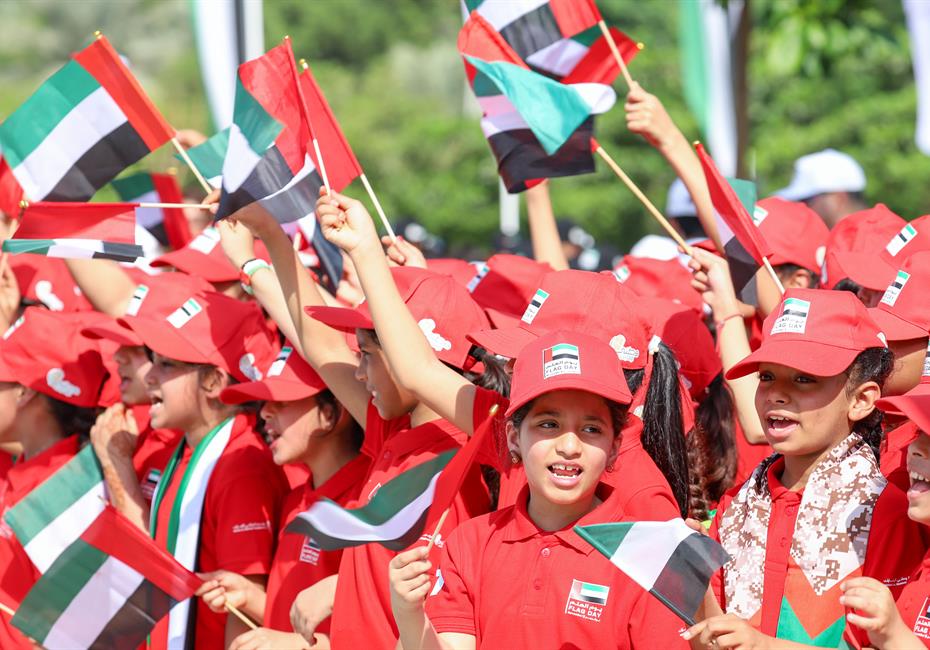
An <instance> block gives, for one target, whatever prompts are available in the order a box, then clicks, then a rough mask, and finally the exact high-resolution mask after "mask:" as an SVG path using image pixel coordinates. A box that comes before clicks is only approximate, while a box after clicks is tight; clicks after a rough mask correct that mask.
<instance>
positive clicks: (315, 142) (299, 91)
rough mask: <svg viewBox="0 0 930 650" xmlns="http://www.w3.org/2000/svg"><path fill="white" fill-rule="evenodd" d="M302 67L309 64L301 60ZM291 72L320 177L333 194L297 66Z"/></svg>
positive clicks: (292, 58)
mask: <svg viewBox="0 0 930 650" xmlns="http://www.w3.org/2000/svg"><path fill="white" fill-rule="evenodd" d="M284 40H285V41H287V42H290V40H291V37H290V36H285V37H284ZM293 55H294V52H293V50H291V61H292V62H293V61H294V56H293ZM300 65H301V67H302V68H303V69H304V70H306V69H307V68H308V67H309V66H307V62H306V61H305V60H304V59H301V60H300ZM291 71H292V72H293V73H294V84H296V86H297V94H298V95H299V96H300V112H301V113H303V116H304V119H305V120H307V127H308V128H309V129H310V139H311V141H312V142H313V152H314V153H315V154H316V161H317V162H318V163H319V164H320V176H322V177H323V187H325V188H326V193H327V194H332V188H330V186H329V176H327V174H326V163H325V162H323V154H322V153H321V152H320V143H319V141H318V140H317V139H316V133H314V132H313V122H311V121H310V113H309V111H308V110H307V101H306V100H305V99H304V91H303V88H301V87H300V74H299V73H298V72H297V66H296V65H292V66H291Z"/></svg>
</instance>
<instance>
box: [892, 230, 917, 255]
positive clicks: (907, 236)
mask: <svg viewBox="0 0 930 650" xmlns="http://www.w3.org/2000/svg"><path fill="white" fill-rule="evenodd" d="M916 236H917V231H916V230H914V226H912V225H911V224H907V225H906V226H904V227H903V228H902V229H901V232H899V233H898V234H897V235H895V236H894V237H892V238H891V241H890V242H888V245H887V246H885V250H886V251H888V254H889V255H891V256H892V257H894V256H895V255H897V254H898V253H900V252H901V250H902V249H903V248H904V247H905V246H907V243H908V242H909V241H911V240H912V239H914V237H916Z"/></svg>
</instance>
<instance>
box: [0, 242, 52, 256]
mask: <svg viewBox="0 0 930 650" xmlns="http://www.w3.org/2000/svg"><path fill="white" fill-rule="evenodd" d="M54 244H55V240H54V239H7V240H4V242H3V252H4V253H10V254H11V255H21V254H23V253H31V254H33V255H48V251H49V249H50V248H51V247H52V246H53V245H54Z"/></svg>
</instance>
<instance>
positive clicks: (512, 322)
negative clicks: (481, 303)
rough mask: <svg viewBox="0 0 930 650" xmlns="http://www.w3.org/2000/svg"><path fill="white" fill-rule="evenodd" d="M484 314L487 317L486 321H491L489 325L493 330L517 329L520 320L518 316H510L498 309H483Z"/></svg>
mask: <svg viewBox="0 0 930 650" xmlns="http://www.w3.org/2000/svg"><path fill="white" fill-rule="evenodd" d="M484 313H485V314H486V315H487V317H488V320H489V321H491V325H492V326H493V327H494V329H505V328H512V327H519V325H520V318H519V317H518V316H512V315H511V314H507V313H504V312H502V311H501V310H499V309H494V308H493V307H485V308H484Z"/></svg>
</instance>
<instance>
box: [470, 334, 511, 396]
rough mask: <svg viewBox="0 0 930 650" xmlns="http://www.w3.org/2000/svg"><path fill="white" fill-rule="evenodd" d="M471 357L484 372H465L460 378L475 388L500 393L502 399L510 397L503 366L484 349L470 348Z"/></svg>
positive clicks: (508, 384) (508, 380) (508, 383)
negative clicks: (480, 365)
mask: <svg viewBox="0 0 930 650" xmlns="http://www.w3.org/2000/svg"><path fill="white" fill-rule="evenodd" d="M471 356H473V357H474V358H475V359H477V360H478V361H480V362H481V364H482V365H483V366H484V372H483V373H481V374H478V373H475V372H470V371H465V372H463V373H462V376H463V377H465V379H467V380H468V381H470V382H471V383H473V384H474V385H475V386H479V387H481V388H486V389H487V390H491V391H494V392H495V393H500V394H501V395H503V396H504V397H509V396H510V375H508V374H507V370H505V369H504V365H503V364H502V363H501V362H500V361H499V360H498V359H497V357H495V356H494V355H493V354H490V353H489V352H487V351H486V350H485V349H484V348H479V347H477V346H475V347H472V349H471Z"/></svg>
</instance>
